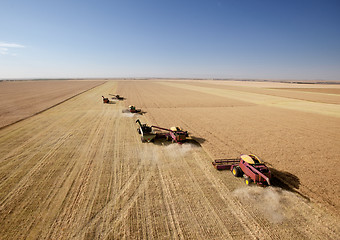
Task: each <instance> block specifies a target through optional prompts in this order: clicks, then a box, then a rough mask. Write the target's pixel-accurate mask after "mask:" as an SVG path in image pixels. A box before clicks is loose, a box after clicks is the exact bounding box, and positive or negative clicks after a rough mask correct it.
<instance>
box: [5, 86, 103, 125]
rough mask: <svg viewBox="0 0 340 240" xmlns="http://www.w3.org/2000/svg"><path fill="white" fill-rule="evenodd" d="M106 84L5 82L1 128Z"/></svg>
mask: <svg viewBox="0 0 340 240" xmlns="http://www.w3.org/2000/svg"><path fill="white" fill-rule="evenodd" d="M102 83H104V81H89V80H82V81H76V80H63V81H56V80H55V81H53V80H49V81H2V82H0V128H1V127H3V126H6V125H9V124H12V123H14V122H17V121H19V120H22V119H24V118H27V117H29V116H32V115H33V114H35V113H37V112H40V111H42V110H45V109H47V108H49V107H52V106H54V105H55V104H58V103H60V102H62V101H64V100H67V99H68V98H70V97H72V96H74V95H76V94H79V93H82V92H84V91H86V90H88V89H90V88H93V87H95V86H98V85H99V84H102Z"/></svg>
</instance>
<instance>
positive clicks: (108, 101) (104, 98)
mask: <svg viewBox="0 0 340 240" xmlns="http://www.w3.org/2000/svg"><path fill="white" fill-rule="evenodd" d="M102 98H103V103H111V102H110V100H109V99H108V98H106V97H104V96H102Z"/></svg>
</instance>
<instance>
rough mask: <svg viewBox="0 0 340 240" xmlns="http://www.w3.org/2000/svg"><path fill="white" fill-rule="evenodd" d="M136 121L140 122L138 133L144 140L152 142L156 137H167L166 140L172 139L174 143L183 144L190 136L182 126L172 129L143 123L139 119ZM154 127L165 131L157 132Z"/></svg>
mask: <svg viewBox="0 0 340 240" xmlns="http://www.w3.org/2000/svg"><path fill="white" fill-rule="evenodd" d="M136 123H138V124H139V126H140V127H139V128H138V129H137V131H138V133H139V134H141V135H142V136H141V140H142V142H152V141H154V140H155V139H156V138H157V139H159V138H165V139H166V140H168V141H169V140H171V141H172V142H173V143H174V142H176V143H178V144H182V143H184V142H185V141H186V140H187V137H188V136H189V134H188V132H187V131H183V130H182V129H181V128H180V127H171V128H170V129H167V128H162V127H158V126H148V125H147V124H142V123H141V122H140V120H139V119H137V120H136ZM153 128H156V129H159V130H163V131H165V132H157V133H155V132H154V131H153Z"/></svg>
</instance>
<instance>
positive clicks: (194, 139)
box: [186, 137, 205, 147]
mask: <svg viewBox="0 0 340 240" xmlns="http://www.w3.org/2000/svg"><path fill="white" fill-rule="evenodd" d="M186 142H187V143H190V144H194V145H198V146H200V147H201V144H202V143H204V142H205V138H200V137H190V139H187V141H186Z"/></svg>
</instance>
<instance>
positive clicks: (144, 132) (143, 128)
mask: <svg viewBox="0 0 340 240" xmlns="http://www.w3.org/2000/svg"><path fill="white" fill-rule="evenodd" d="M136 123H138V124H139V128H137V132H138V133H139V134H141V140H142V142H152V141H153V140H154V139H155V138H156V133H154V132H153V131H152V127H150V126H148V125H147V124H142V123H141V122H140V121H139V119H137V120H136Z"/></svg>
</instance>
